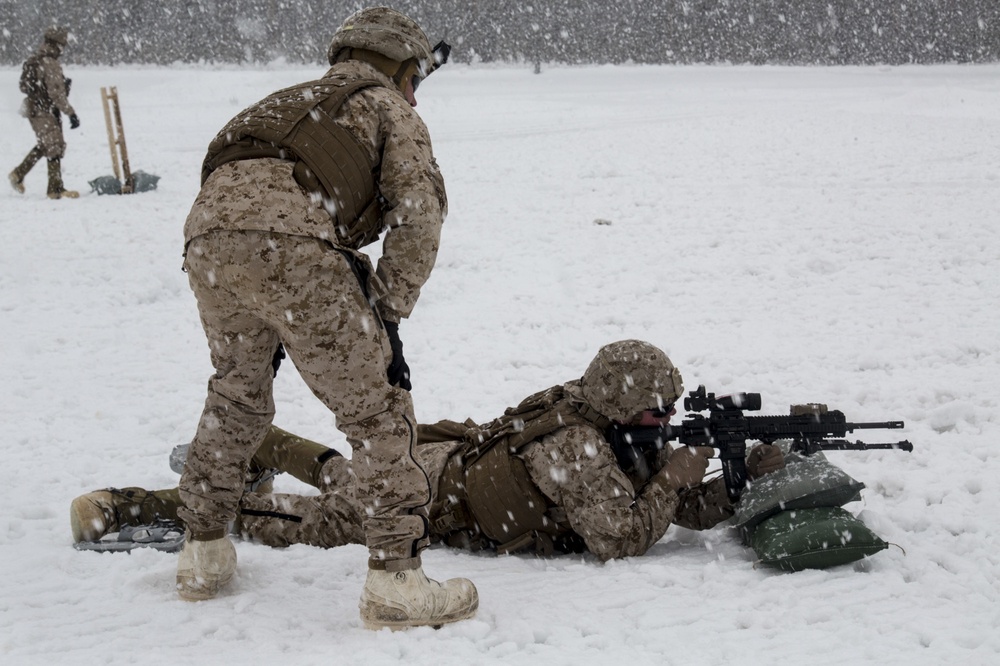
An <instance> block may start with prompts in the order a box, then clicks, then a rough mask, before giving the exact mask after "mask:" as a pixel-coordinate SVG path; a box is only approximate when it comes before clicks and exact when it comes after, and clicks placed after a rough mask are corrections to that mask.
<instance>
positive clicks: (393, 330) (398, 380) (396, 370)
mask: <svg viewBox="0 0 1000 666" xmlns="http://www.w3.org/2000/svg"><path fill="white" fill-rule="evenodd" d="M383 323H384V324H385V332H386V334H387V335H388V336H389V346H390V347H392V363H390V364H389V371H388V375H389V383H390V384H392V385H393V386H398V387H399V388H401V389H405V390H407V391H409V390H410V389H412V388H413V385H412V384H411V383H410V366H408V365H406V360H405V359H404V358H403V341H402V340H400V339H399V324H397V323H396V322H392V321H387V322H383Z"/></svg>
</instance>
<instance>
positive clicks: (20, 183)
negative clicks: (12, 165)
mask: <svg viewBox="0 0 1000 666" xmlns="http://www.w3.org/2000/svg"><path fill="white" fill-rule="evenodd" d="M7 177H8V178H10V186H11V187H13V188H14V190H15V191H16V192H17V193H18V194H24V179H23V178H21V177H19V176H18V175H17V171H16V170H15V171H11V172H10V175H9V176H7Z"/></svg>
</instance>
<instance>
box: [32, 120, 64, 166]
mask: <svg viewBox="0 0 1000 666" xmlns="http://www.w3.org/2000/svg"><path fill="white" fill-rule="evenodd" d="M28 122H30V123H31V129H33V130H34V131H35V137H36V138H37V139H38V148H39V149H40V150H41V151H42V156H44V157H45V158H46V159H50V160H53V159H60V158H62V157H63V156H64V155H65V154H66V139H65V138H64V137H63V128H62V120H61V119H60V117H59V114H58V112H57V113H50V112H39V113H37V114H35V115H31V116H28Z"/></svg>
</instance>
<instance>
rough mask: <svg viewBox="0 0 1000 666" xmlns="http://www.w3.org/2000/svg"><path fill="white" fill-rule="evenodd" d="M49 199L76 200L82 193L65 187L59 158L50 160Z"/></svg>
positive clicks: (47, 194)
mask: <svg viewBox="0 0 1000 666" xmlns="http://www.w3.org/2000/svg"><path fill="white" fill-rule="evenodd" d="M46 196H47V197H48V198H49V199H76V198H77V197H79V196H80V193H79V192H77V191H76V190H67V189H66V188H65V187H63V179H62V166H61V163H60V160H59V158H58V157H55V158H52V159H50V160H49V189H48V192H47V193H46Z"/></svg>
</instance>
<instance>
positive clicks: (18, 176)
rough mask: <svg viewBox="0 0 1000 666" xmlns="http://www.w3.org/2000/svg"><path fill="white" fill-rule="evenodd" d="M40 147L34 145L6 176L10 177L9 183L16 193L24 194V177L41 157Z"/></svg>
mask: <svg viewBox="0 0 1000 666" xmlns="http://www.w3.org/2000/svg"><path fill="white" fill-rule="evenodd" d="M42 155H43V153H42V149H41V148H39V147H38V146H35V147H34V148H32V149H31V150H29V151H28V154H27V155H25V156H24V159H23V160H22V161H21V163H20V164H18V165H17V166H16V167H15V168H14V170H13V171H11V172H10V175H8V176H7V177H8V178H9V179H10V185H11V187H13V188H14V190H15V191H17V193H18V194H24V178H25V176H27V175H28V173H29V172H30V171H31V170H32V169H33V168H34V166H35V165H36V164H38V160H40V159H42Z"/></svg>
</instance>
